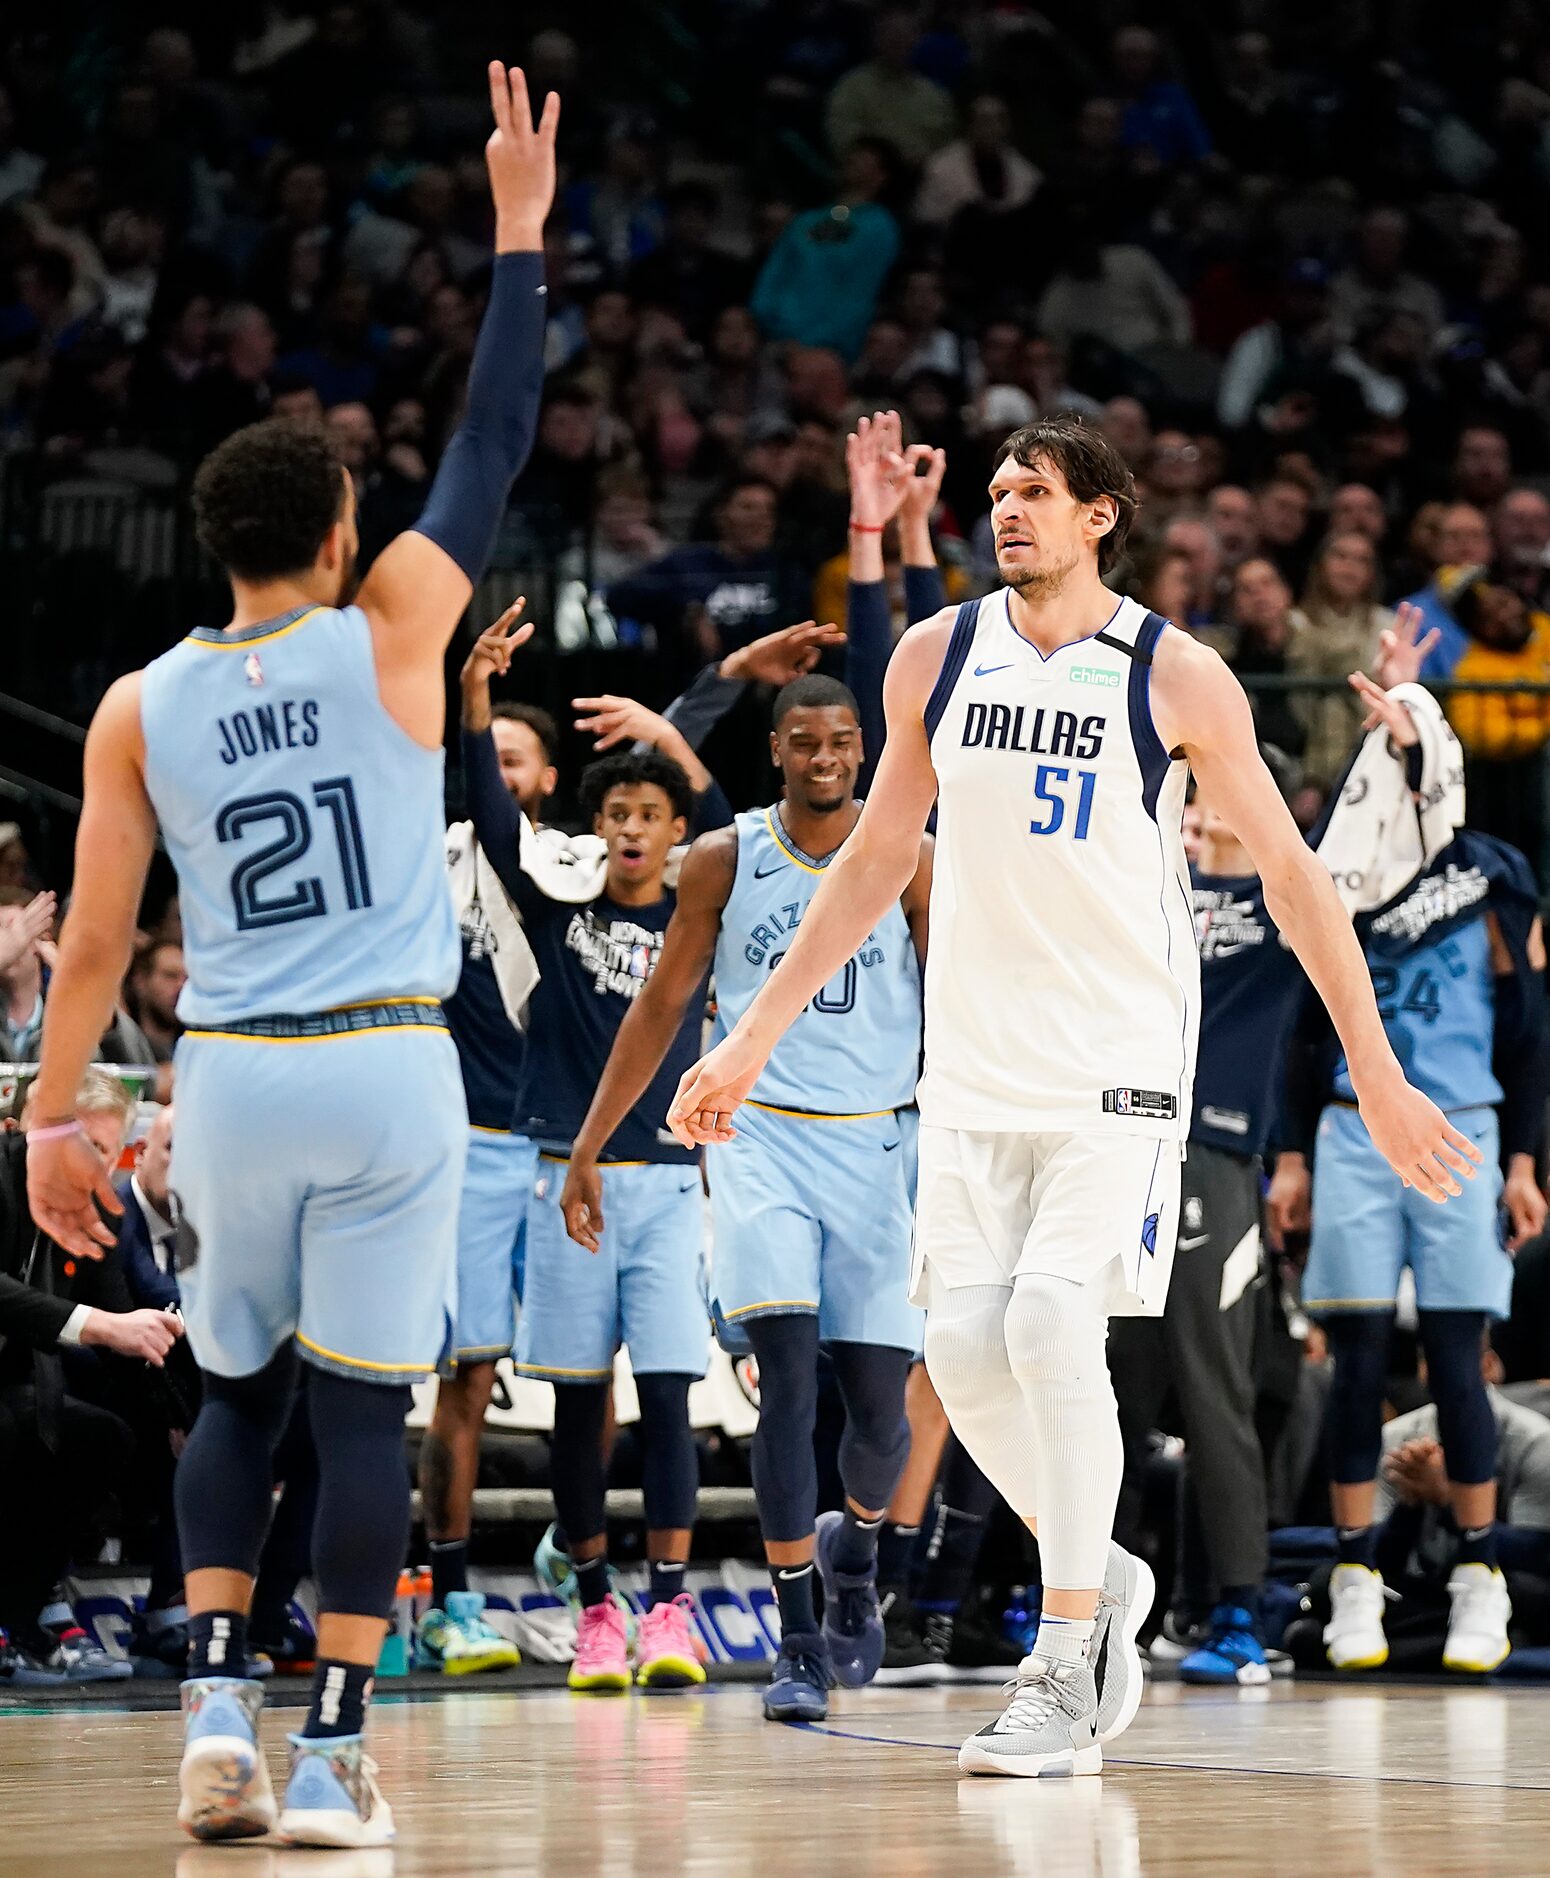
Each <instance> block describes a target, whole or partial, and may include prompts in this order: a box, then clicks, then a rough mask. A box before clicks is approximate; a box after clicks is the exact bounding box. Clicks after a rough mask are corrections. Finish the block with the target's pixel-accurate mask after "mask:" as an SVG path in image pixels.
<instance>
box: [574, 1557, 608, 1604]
mask: <svg viewBox="0 0 1550 1878" xmlns="http://www.w3.org/2000/svg"><path fill="white" fill-rule="evenodd" d="M571 1569H572V1570H573V1571H574V1572H575V1574H576V1589H577V1591H578V1592H579V1593H580V1595H581V1603H582V1607H583V1609H588V1610H590V1609H591V1607H592V1606H593V1605H594V1604H606V1603H607V1601H608V1554H607V1553H606V1552H600V1553H599V1554H598V1555H597V1557H596V1558H589V1559H579V1558H578V1559H574V1560H573V1561H572V1563H571Z"/></svg>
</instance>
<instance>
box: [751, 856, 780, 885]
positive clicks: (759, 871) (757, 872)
mask: <svg viewBox="0 0 1550 1878" xmlns="http://www.w3.org/2000/svg"><path fill="white" fill-rule="evenodd" d="M785 865H786V863H785V862H784V861H777V862H776V863H775V865H774V866H773V867H756V868H755V869H754V870H753V877H754V879H755V880H768V879H769V877H770V875H771V874H778V873H779V872H780V870H781V869H782V868H783V867H784V866H785Z"/></svg>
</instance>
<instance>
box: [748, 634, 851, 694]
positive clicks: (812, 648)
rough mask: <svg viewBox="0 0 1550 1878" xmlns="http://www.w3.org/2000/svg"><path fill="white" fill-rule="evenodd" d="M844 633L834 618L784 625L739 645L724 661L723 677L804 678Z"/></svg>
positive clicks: (777, 681) (765, 681) (759, 680)
mask: <svg viewBox="0 0 1550 1878" xmlns="http://www.w3.org/2000/svg"><path fill="white" fill-rule="evenodd" d="M844 643H845V634H844V633H843V631H842V630H841V629H840V628H839V627H838V626H836V625H834V624H833V623H832V622H831V623H830V624H828V625H825V626H819V625H817V624H816V623H815V622H814V621H813V620H810V619H805V620H803V621H802V623H801V625H800V626H783V627H781V629H780V631H779V632H778V633H766V634H765V635H764V637H763V638H762V639H755V640H753V641H752V643H751V644H749V645H746V646H739V647H738V648H737V650H736V651H735V652H729V653H728V654H727V656H726V657H725V658H724V659H723V660H722V661H721V676H722V677H723V678H743V679H748V680H750V681H751V682H753V683H755V684H760V685H775V686H780V685H789V684H790V683H791V681H792V679H793V678H803V677H805V676H806V675H807V673H808V672H810V671H811V670H812V669H813V667H814V666H815V665H816V664H817V663H818V660H819V657H820V655H821V654H822V653H823V652H824V651H825V650H826V649H827V648H828V647H830V646H842V645H844Z"/></svg>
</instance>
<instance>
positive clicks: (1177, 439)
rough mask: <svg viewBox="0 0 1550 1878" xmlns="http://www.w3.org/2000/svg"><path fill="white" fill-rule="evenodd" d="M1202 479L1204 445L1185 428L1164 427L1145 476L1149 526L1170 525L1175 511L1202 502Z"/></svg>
mask: <svg viewBox="0 0 1550 1878" xmlns="http://www.w3.org/2000/svg"><path fill="white" fill-rule="evenodd" d="M1201 482H1202V464H1201V456H1200V446H1199V445H1198V444H1197V443H1196V442H1195V440H1194V438H1193V437H1191V436H1190V434H1189V433H1188V431H1183V430H1160V431H1158V432H1157V433H1156V435H1155V436H1154V437H1153V439H1152V451H1151V455H1150V456H1149V457H1148V458H1147V461H1146V469H1145V471H1144V472H1143V475H1142V478H1141V503H1142V508H1143V510H1144V512H1145V515H1146V521H1147V525H1148V527H1158V526H1163V525H1166V523H1168V522H1169V521H1171V520H1172V519H1173V517H1174V516H1175V515H1179V514H1184V513H1193V512H1194V511H1195V510H1196V509H1197V508H1198V506H1199V497H1200V491H1201Z"/></svg>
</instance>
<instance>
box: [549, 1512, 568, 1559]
mask: <svg viewBox="0 0 1550 1878" xmlns="http://www.w3.org/2000/svg"><path fill="white" fill-rule="evenodd" d="M549 1543H550V1544H551V1545H552V1546H553V1547H554V1549H555V1551H556V1552H563V1553H564V1554H565V1556H566V1557H567V1558H569V1557H570V1540H569V1539H568V1538H566V1536H565V1528H564V1527H563V1526H562V1525H561V1524H560V1522H559V1521H558V1520H556V1521H555V1522H554V1524H553V1526H551V1527H550V1529H549Z"/></svg>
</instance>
